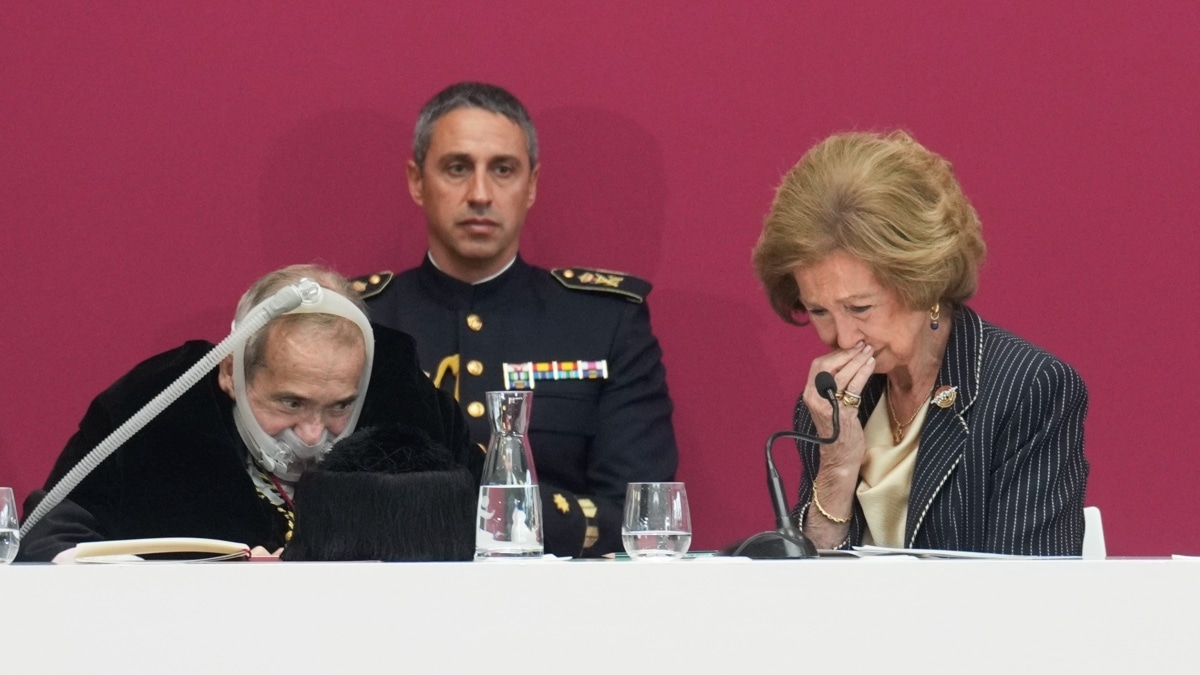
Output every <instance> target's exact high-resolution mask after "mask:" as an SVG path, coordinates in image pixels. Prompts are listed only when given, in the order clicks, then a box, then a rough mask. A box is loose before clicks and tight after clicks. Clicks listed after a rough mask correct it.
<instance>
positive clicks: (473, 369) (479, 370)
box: [467, 359, 483, 377]
mask: <svg viewBox="0 0 1200 675" xmlns="http://www.w3.org/2000/svg"><path fill="white" fill-rule="evenodd" d="M467 372H468V373H470V374H472V375H475V376H476V377H478V376H479V375H482V374H483V364H482V363H480V362H478V361H476V360H474V359H472V360H470V361H467Z"/></svg>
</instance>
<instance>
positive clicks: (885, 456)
mask: <svg viewBox="0 0 1200 675" xmlns="http://www.w3.org/2000/svg"><path fill="white" fill-rule="evenodd" d="M983 256H984V243H983V236H982V228H981V225H980V222H979V217H978V216H977V214H976V212H975V209H974V208H973V207H972V206H971V204H970V202H969V201H968V200H967V198H966V196H965V195H964V194H963V192H962V189H961V188H960V187H959V185H958V182H957V181H956V180H955V177H954V174H953V171H952V169H951V166H950V163H949V162H947V161H946V160H945V159H943V158H942V157H940V156H939V155H937V154H935V153H933V152H930V151H929V150H927V149H926V148H925V147H923V146H922V145H921V144H919V143H917V142H916V141H915V140H914V139H913V138H912V137H910V136H909V135H908V134H906V133H904V132H899V131H897V132H893V133H890V134H886V135H880V134H872V133H845V134H837V135H834V136H831V137H830V138H827V139H825V140H824V141H822V142H821V143H819V144H817V145H816V146H815V147H813V148H812V149H811V150H809V151H808V152H807V153H806V154H805V155H804V157H803V158H802V159H801V160H800V162H799V163H798V164H797V165H796V166H795V167H793V168H792V169H791V170H790V171H789V172H788V173H787V175H786V176H785V177H784V179H783V183H782V184H781V185H780V186H779V188H778V190H777V192H776V195H775V199H774V202H773V203H772V205H771V210H770V212H769V213H768V214H767V217H766V219H765V223H764V225H763V231H762V234H761V236H760V237H759V240H758V244H757V245H756V246H755V249H754V255H753V260H754V266H755V270H756V272H757V274H758V276H759V279H760V280H761V282H762V284H763V286H764V287H765V289H766V291H767V295H768V297H769V299H770V302H771V305H772V307H773V308H774V310H775V312H776V313H777V314H778V315H779V316H780V317H782V318H783V320H784V321H787V322H789V323H792V324H796V325H805V324H811V325H812V326H813V328H814V329H815V330H816V331H817V335H818V336H819V337H820V339H821V341H822V342H824V343H825V344H826V345H828V347H829V352H828V353H826V354H822V355H821V356H818V357H817V358H816V359H814V360H813V362H812V366H811V367H810V369H809V373H808V378H807V382H806V384H805V386H804V391H803V392H802V393H801V395H800V399H799V401H797V403H796V412H795V420H794V426H795V429H796V430H797V431H801V432H805V433H809V434H812V433H819V434H821V435H825V436H828V435H829V434H830V433H831V432H832V419H833V406H832V405H831V403H830V401H829V400H827V399H824V398H822V397H821V396H820V395H819V393H818V392H817V391H816V388H815V386H814V378H815V377H816V375H817V373H819V372H822V371H826V372H829V373H830V374H832V375H833V377H834V380H835V381H836V383H837V387H838V392H837V396H836V399H837V405H838V407H839V408H840V410H839V413H840V415H839V416H840V418H841V422H842V423H841V434H840V436H839V437H838V439H837V441H836V442H834V443H832V444H827V445H817V444H814V443H800V451H801V455H802V457H803V460H804V470H803V476H802V478H801V484H800V495H799V501H798V503H797V505H796V506H795V508H794V509H793V511H792V515H793V517H794V518H795V519H796V520H797V522H798V523H799V524H800V526H801V527H802V528H803V530H804V531H805V533H806V534H807V535H808V537H809V538H810V539H812V540H813V542H814V543H815V544H816V545H817V546H818V547H819V548H839V547H849V546H856V545H861V544H871V543H873V544H876V545H885V546H894V547H907V548H931V549H945V550H961V551H981V552H991V553H1011V554H1024V555H1043V556H1058V555H1079V554H1080V552H1081V548H1082V545H1083V513H1082V508H1083V500H1084V492H1085V489H1086V486H1087V475H1088V463H1087V460H1086V459H1085V458H1084V452H1083V425H1084V417H1085V416H1086V413H1087V389H1086V388H1085V386H1084V383H1083V380H1082V379H1081V378H1080V377H1079V375H1078V374H1077V373H1076V372H1075V370H1073V369H1072V368H1071V367H1070V366H1068V365H1067V364H1065V363H1064V362H1062V361H1061V360H1059V359H1057V358H1055V357H1054V356H1053V355H1051V354H1049V353H1047V352H1046V351H1044V350H1042V349H1039V348H1038V347H1035V346H1033V345H1031V344H1030V343H1028V342H1026V341H1025V340H1022V339H1021V338H1018V337H1016V336H1014V335H1012V334H1011V333H1008V332H1006V331H1004V330H1003V329H1001V328H998V327H996V326H993V325H992V324H989V323H987V322H986V321H983V320H982V319H981V318H980V317H979V315H978V314H976V313H975V312H974V311H972V310H971V309H970V308H969V307H968V306H967V305H966V302H967V301H968V300H970V298H971V297H972V296H973V295H974V294H975V290H976V286H977V281H978V272H979V266H980V263H981V262H982V260H983Z"/></svg>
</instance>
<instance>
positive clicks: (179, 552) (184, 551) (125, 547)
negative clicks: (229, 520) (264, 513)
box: [74, 537, 250, 563]
mask: <svg viewBox="0 0 1200 675" xmlns="http://www.w3.org/2000/svg"><path fill="white" fill-rule="evenodd" d="M143 556H156V557H158V559H160V560H161V561H163V562H176V563H177V562H213V561H217V560H246V559H248V558H249V557H250V547H249V546H247V545H245V544H239V543H238V542H235V541H224V540H222V539H204V538H201V537H154V538H149V539H115V540H112V541H91V542H86V543H83V544H77V545H76V546H75V559H74V561H75V562H77V563H119V562H153V561H154V560H151V561H147V560H146V558H145V557H143Z"/></svg>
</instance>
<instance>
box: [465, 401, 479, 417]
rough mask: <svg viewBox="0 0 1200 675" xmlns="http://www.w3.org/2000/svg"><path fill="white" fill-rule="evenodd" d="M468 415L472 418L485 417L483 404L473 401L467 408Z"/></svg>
mask: <svg viewBox="0 0 1200 675" xmlns="http://www.w3.org/2000/svg"><path fill="white" fill-rule="evenodd" d="M467 414H468V415H470V416H471V417H483V404H482V403H480V402H479V401H471V404H470V405H468V406H467Z"/></svg>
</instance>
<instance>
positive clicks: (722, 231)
mask: <svg viewBox="0 0 1200 675" xmlns="http://www.w3.org/2000/svg"><path fill="white" fill-rule="evenodd" d="M246 4H248V3H241V2H227V3H222V2H208V3H158V2H112V3H76V4H72V3H66V2H61V3H53V4H45V3H36V2H6V3H4V5H3V7H2V8H0V224H2V228H3V229H2V232H3V235H2V236H3V239H2V240H0V270H2V271H0V274H2V275H3V276H2V281H3V292H4V302H3V307H4V312H3V314H4V319H3V324H2V325H3V331H2V333H0V335H2V337H0V341H2V344H3V347H2V348H0V415H2V417H0V420H2V424H0V485H4V484H8V485H12V486H14V487H15V488H16V489H17V491H18V493H19V496H20V497H22V498H23V497H24V495H25V494H27V493H28V491H29V490H31V489H33V488H35V487H36V486H37V485H39V484H40V483H41V481H42V480H44V478H45V476H46V474H47V472H48V471H49V468H50V466H51V463H52V461H53V459H54V457H55V456H56V455H57V453H58V451H59V450H60V449H61V447H62V445H63V443H64V441H65V440H66V439H67V437H68V436H69V435H70V434H71V433H72V431H73V429H74V427H75V424H76V423H77V421H78V419H79V418H80V417H81V416H82V414H83V412H84V409H85V407H86V405H87V403H88V401H89V400H90V399H91V397H92V396H93V395H95V394H96V393H97V392H98V391H99V390H101V389H102V388H103V387H105V386H106V385H108V384H109V383H110V382H111V381H112V380H113V379H115V378H116V377H117V376H119V375H120V374H122V373H123V372H125V371H126V370H127V369H128V368H129V367H131V366H132V365H133V364H134V363H136V362H137V361H139V360H141V359H142V358H144V357H146V356H149V355H150V354H153V353H156V352H158V351H161V350H164V349H167V348H169V347H172V346H174V345H176V344H178V343H180V342H181V341H183V340H184V339H187V338H192V337H205V338H209V339H219V338H220V337H222V336H224V335H225V331H226V329H227V327H228V322H229V319H230V314H231V313H232V310H233V306H234V303H235V301H236V299H237V297H238V295H239V294H240V293H241V291H242V290H243V289H244V288H245V287H246V286H247V285H248V284H249V283H250V281H252V280H253V279H254V278H255V277H257V276H258V275H259V274H261V273H263V272H265V271H267V270H269V269H271V268H274V267H276V266H279V265H283V264H286V263H293V262H303V261H314V260H319V261H323V262H326V263H328V264H331V265H333V266H335V267H336V268H338V269H339V270H341V271H343V272H345V273H347V274H357V273H364V272H368V271H374V270H377V269H384V268H391V269H400V268H404V267H407V266H410V265H413V264H416V263H417V262H418V261H419V258H420V256H421V254H422V251H423V225H422V222H423V221H422V220H421V218H420V214H419V212H418V211H417V209H416V207H414V206H413V205H412V204H411V202H410V201H409V198H408V196H407V195H406V193H405V190H404V187H403V183H404V171H403V165H404V161H405V159H406V158H407V152H408V150H407V148H408V146H409V143H410V140H411V126H412V122H413V118H414V117H415V114H416V111H417V109H418V108H419V107H420V105H421V104H422V103H423V102H424V101H425V100H426V99H427V98H428V97H429V96H431V95H432V94H433V93H434V92H435V91H437V90H438V89H440V88H441V87H443V86H445V85H446V84H449V83H450V82H453V81H456V80H460V79H468V78H470V79H482V80H488V81H493V82H496V83H498V84H502V85H504V86H507V87H509V88H510V89H511V90H512V91H514V92H515V93H516V94H517V95H518V96H519V97H520V98H522V99H523V100H524V101H525V103H526V104H527V105H528V106H529V108H530V110H531V112H532V114H533V116H534V119H535V122H536V123H537V124H538V127H539V130H540V133H541V136H542V142H543V148H544V150H543V152H544V154H543V167H542V183H541V189H540V190H539V196H540V199H539V201H538V203H537V205H536V206H535V207H534V210H533V211H532V213H531V217H530V220H529V223H528V228H527V230H526V239H525V247H524V250H525V254H526V256H527V257H528V258H529V259H531V260H532V261H534V262H536V263H538V264H541V265H544V266H555V265H566V264H571V265H595V266H601V267H608V268H613V269H622V270H625V271H628V272H631V273H635V274H639V275H643V276H646V277H648V278H649V279H651V280H652V281H653V282H654V283H655V286H656V288H655V291H654V293H653V294H652V296H651V298H650V300H651V308H652V312H653V316H654V321H655V325H656V328H657V332H658V334H659V336H660V339H661V341H662V343H663V347H664V349H665V351H666V354H667V357H666V358H667V367H668V371H669V378H670V386H671V391H672V393H673V395H674V398H675V401H676V405H677V410H676V417H675V422H676V426H677V428H678V433H679V439H680V444H681V450H682V466H681V471H680V474H681V478H682V479H683V480H685V481H687V484H688V488H689V492H690V494H691V497H692V505H693V506H692V508H693V515H694V519H695V528H696V537H695V546H696V547H697V548H713V547H717V546H720V545H723V544H725V543H728V542H729V541H731V540H733V539H735V538H737V537H740V536H744V535H748V534H750V533H752V532H755V531H758V530H760V529H765V528H767V527H768V526H769V525H770V523H771V516H770V506H769V502H768V500H767V497H766V495H765V494H764V471H763V467H762V457H761V454H762V443H763V441H764V440H765V438H766V436H767V435H768V434H769V433H770V432H771V431H774V430H776V429H780V428H784V427H787V426H788V424H789V420H790V411H791V408H792V404H793V401H794V399H795V396H796V394H797V392H798V390H799V389H800V387H801V384H802V378H803V376H804V374H805V373H806V372H807V368H808V363H809V362H810V361H811V359H812V358H813V357H814V356H815V355H817V354H818V353H819V345H818V343H817V341H816V339H815V338H814V336H813V335H812V333H811V332H810V331H807V330H804V329H796V328H792V327H789V326H786V325H784V324H783V323H782V322H780V321H779V320H778V319H776V318H775V317H774V315H772V314H771V312H770V311H769V309H768V307H767V304H766V301H765V299H764V297H763V295H762V293H761V291H760V289H759V288H758V286H757V283H756V281H755V279H754V276H753V273H752V271H751V268H750V264H749V256H750V249H751V247H752V246H753V244H754V241H755V239H756V236H757V234H758V230H759V226H760V223H761V219H762V215H763V213H764V212H765V210H766V208H767V206H768V204H769V201H770V198H771V194H772V189H773V187H774V185H775V184H776V183H777V182H778V180H779V178H780V176H781V174H782V173H783V172H784V171H785V170H786V169H787V168H788V167H789V166H790V165H791V164H793V163H794V162H795V161H796V160H797V159H798V158H799V157H800V155H801V154H802V153H803V151H804V150H805V149H806V148H807V147H808V146H810V145H811V144H812V143H813V142H815V141H816V140H818V139H819V138H821V137H823V136H825V135H827V134H829V133H831V132H834V131H838V130H846V129H886V128H892V127H904V128H907V129H909V130H910V131H911V132H912V133H914V134H915V135H916V137H917V138H918V140H921V141H922V142H924V143H925V144H927V145H928V146H930V147H931V148H933V149H935V150H937V151H939V152H941V153H942V154H944V155H946V156H947V157H948V158H950V159H951V161H953V162H954V164H955V166H956V168H957V170H958V174H959V176H960V178H961V180H962V182H963V183H964V185H965V187H966V190H967V193H968V194H969V195H970V196H971V197H972V199H973V201H974V203H975V205H976V207H977V208H978V210H979V212H980V214H981V216H982V218H983V222H984V231H985V236H986V238H987V241H988V245H989V258H988V262H987V266H986V269H985V271H984V275H983V279H982V291H981V293H980V294H979V296H978V298H977V300H976V301H975V302H974V306H975V307H976V308H977V309H978V310H980V311H981V312H982V313H983V314H984V315H985V316H986V317H987V318H989V319H991V320H992V321H993V322H996V323H998V324H1000V325H1002V326H1005V327H1008V328H1010V329H1012V330H1014V331H1016V332H1017V333H1019V334H1021V335H1023V336H1025V337H1027V338H1029V339H1030V340H1032V341H1034V342H1035V343H1038V344H1040V345H1042V346H1044V347H1046V348H1048V349H1050V350H1051V351H1053V352H1055V353H1057V354H1059V355H1060V356H1062V357H1063V358H1065V359H1066V360H1068V361H1069V362H1070V363H1072V364H1074V365H1075V366H1076V367H1077V368H1078V369H1079V370H1080V372H1081V373H1082V374H1083V377H1084V379H1085V380H1086V381H1087V383H1088V385H1089V387H1090V390H1091V396H1092V398H1091V401H1092V406H1091V414H1090V416H1089V420H1088V428H1087V453H1088V455H1089V457H1090V459H1091V461H1092V480H1091V484H1090V486H1089V490H1088V501H1089V502H1091V503H1093V504H1096V505H1099V506H1100V507H1101V508H1102V509H1103V512H1104V517H1105V524H1106V533H1107V537H1108V544H1109V551H1110V553H1113V554H1117V555H1162V554H1168V553H1173V552H1181V553H1200V528H1198V527H1197V525H1200V522H1198V520H1200V494H1198V492H1197V490H1196V483H1197V466H1198V461H1197V459H1196V444H1197V440H1198V439H1200V425H1198V424H1197V421H1196V420H1197V417H1198V415H1197V412H1196V397H1195V395H1194V392H1195V390H1196V385H1197V380H1198V379H1200V362H1198V359H1197V350H1196V346H1195V344H1196V335H1197V334H1200V325H1198V324H1200V322H1198V320H1197V312H1196V310H1195V305H1194V299H1193V298H1194V296H1195V294H1196V292H1197V284H1196V276H1197V275H1196V264H1195V260H1194V256H1195V253H1196V248H1197V246H1196V244H1197V242H1198V241H1200V237H1198V235H1197V234H1196V233H1195V226H1196V224H1197V221H1198V220H1200V206H1198V204H1200V200H1197V191H1196V181H1197V177H1198V176H1200V135H1198V134H1197V120H1200V10H1198V9H1197V6H1196V3H1194V2H1192V1H1191V0H1180V1H1179V2H1158V3H1142V2H1137V3H1135V2H1128V3H1126V2H1104V3H1094V2H1055V3H1032V2H1030V3H1020V2H991V3H982V2H980V3H962V2H928V1H927V2H915V3H911V4H910V3H894V2H884V1H875V2H861V3H818V2H779V3H770V2H756V3H740V2H739V3H728V4H726V5H714V6H709V7H702V8H697V7H695V5H697V4H704V3H693V2H660V3H641V2H634V3H624V4H623V3H614V2H605V3H550V2H546V3H538V2H505V3H461V2H460V3H446V4H444V5H437V4H435V3H419V6H418V3H393V2H380V3H361V4H357V3H336V2H330V3H296V2H280V3H269V2H262V3H254V6H253V7H246V6H244V5H246ZM844 4H849V5H852V6H850V7H843V6H842V5H844ZM410 5H411V6H410ZM163 450H164V451H166V452H169V451H170V448H164V449H163ZM778 454H779V455H780V456H781V457H784V456H788V457H789V459H788V462H789V463H788V464H787V467H788V473H787V476H788V487H789V490H794V489H795V483H796V471H797V469H798V464H797V463H796V461H795V460H794V459H793V458H790V455H791V453H789V452H788V451H787V448H786V447H784V446H783V444H781V447H780V448H779V450H778ZM185 462H186V458H180V466H181V470H183V468H184V466H185Z"/></svg>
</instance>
